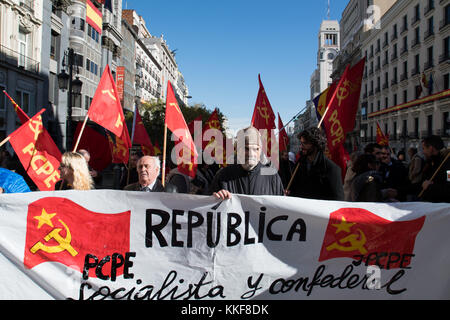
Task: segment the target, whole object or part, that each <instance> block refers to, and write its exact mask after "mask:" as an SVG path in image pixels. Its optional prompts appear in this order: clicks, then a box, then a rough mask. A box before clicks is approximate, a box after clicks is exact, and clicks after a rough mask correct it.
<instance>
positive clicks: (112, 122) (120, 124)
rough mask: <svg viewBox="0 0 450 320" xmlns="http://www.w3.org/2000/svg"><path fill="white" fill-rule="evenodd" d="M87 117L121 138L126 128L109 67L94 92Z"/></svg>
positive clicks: (107, 66)
mask: <svg viewBox="0 0 450 320" xmlns="http://www.w3.org/2000/svg"><path fill="white" fill-rule="evenodd" d="M88 116H89V119H91V120H92V121H94V122H96V123H98V124H99V125H101V126H102V127H104V128H106V129H108V130H109V131H111V132H112V133H114V134H115V135H116V136H118V137H120V136H122V134H123V130H124V127H126V124H125V117H124V115H123V110H122V106H121V105H120V99H119V95H118V92H117V88H116V84H115V82H114V79H113V76H112V74H111V70H110V69H109V65H106V68H105V71H104V72H103V75H102V78H101V79H100V83H99V84H98V87H97V90H96V91H95V95H94V98H93V99H92V103H91V106H90V108H89V111H88ZM127 134H128V129H127ZM128 140H129V138H128Z"/></svg>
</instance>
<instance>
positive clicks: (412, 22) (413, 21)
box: [411, 15, 420, 26]
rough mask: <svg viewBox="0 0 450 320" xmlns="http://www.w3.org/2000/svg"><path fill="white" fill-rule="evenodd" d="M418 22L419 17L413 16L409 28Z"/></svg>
mask: <svg viewBox="0 0 450 320" xmlns="http://www.w3.org/2000/svg"><path fill="white" fill-rule="evenodd" d="M419 21H420V17H419V16H418V15H416V16H414V17H413V18H412V19H411V26H414V25H415V24H416V23H418V22H419Z"/></svg>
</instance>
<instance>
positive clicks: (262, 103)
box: [252, 74, 276, 157]
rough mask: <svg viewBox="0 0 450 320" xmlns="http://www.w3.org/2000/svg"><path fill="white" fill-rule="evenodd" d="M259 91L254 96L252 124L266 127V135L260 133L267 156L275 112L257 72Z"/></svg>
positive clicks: (257, 126) (262, 127)
mask: <svg viewBox="0 0 450 320" xmlns="http://www.w3.org/2000/svg"><path fill="white" fill-rule="evenodd" d="M258 80H259V91H258V96H257V97H256V103H255V109H254V110H253V116H252V126H254V127H255V128H256V129H266V130H267V136H264V135H262V138H263V150H264V152H265V153H266V154H267V156H268V157H270V155H271V152H270V150H271V139H270V137H271V130H272V129H275V128H276V127H275V114H274V113H273V110H272V106H271V105H270V102H269V99H268V98H267V95H266V91H265V90H264V86H263V84H262V82H261V76H260V75H259V74H258Z"/></svg>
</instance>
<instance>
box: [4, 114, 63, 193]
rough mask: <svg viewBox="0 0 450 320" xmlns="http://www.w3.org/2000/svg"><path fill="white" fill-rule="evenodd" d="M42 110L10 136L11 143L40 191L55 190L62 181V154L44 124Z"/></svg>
mask: <svg viewBox="0 0 450 320" xmlns="http://www.w3.org/2000/svg"><path fill="white" fill-rule="evenodd" d="M44 111H45V109H42V110H41V111H39V112H38V113H37V114H36V115H35V116H34V117H33V118H31V119H30V120H29V121H27V122H25V123H24V124H23V125H22V126H21V127H20V128H18V129H17V130H16V131H14V132H13V133H11V134H10V136H9V138H10V139H9V142H10V143H11V146H12V147H13V149H14V151H15V152H16V154H17V156H18V157H19V159H20V162H21V163H22V165H23V167H24V168H25V171H26V172H27V174H28V175H29V176H30V178H31V179H32V180H33V182H34V183H35V184H36V186H37V187H38V188H39V190H40V191H52V190H55V184H56V182H57V181H58V180H59V179H60V175H59V171H58V168H59V164H60V162H61V152H60V151H59V149H58V147H57V146H56V144H55V142H54V141H53V139H52V138H51V136H50V134H49V133H48V131H47V130H46V129H45V128H44V125H43V124H42V117H41V114H42V113H43V112H44Z"/></svg>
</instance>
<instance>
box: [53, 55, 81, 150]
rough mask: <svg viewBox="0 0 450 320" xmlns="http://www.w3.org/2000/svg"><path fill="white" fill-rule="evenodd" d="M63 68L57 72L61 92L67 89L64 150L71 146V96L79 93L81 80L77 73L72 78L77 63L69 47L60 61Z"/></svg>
mask: <svg viewBox="0 0 450 320" xmlns="http://www.w3.org/2000/svg"><path fill="white" fill-rule="evenodd" d="M62 66H63V69H62V70H61V73H59V74H58V86H59V89H61V90H62V91H63V92H64V91H66V90H68V91H67V119H66V150H68V148H70V147H71V146H72V138H73V137H72V96H73V95H79V94H81V89H82V87H83V82H82V81H81V80H80V78H79V77H78V75H77V76H76V79H75V80H74V79H73V71H74V66H75V67H76V74H78V65H77V64H76V63H75V52H74V50H73V49H72V48H69V49H68V50H67V51H65V52H64V58H63V61H62ZM66 67H68V68H69V74H67V73H66V70H65V68H66Z"/></svg>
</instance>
